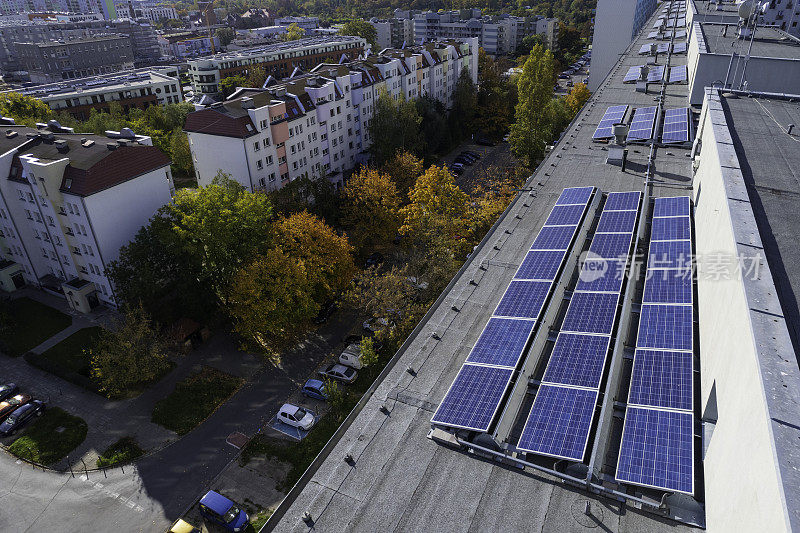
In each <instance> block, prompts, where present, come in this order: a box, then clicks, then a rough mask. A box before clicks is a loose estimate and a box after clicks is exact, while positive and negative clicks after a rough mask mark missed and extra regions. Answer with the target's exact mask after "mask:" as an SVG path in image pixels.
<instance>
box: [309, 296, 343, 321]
mask: <svg viewBox="0 0 800 533" xmlns="http://www.w3.org/2000/svg"><path fill="white" fill-rule="evenodd" d="M336 308H337V305H336V302H334V301H333V300H328V301H327V302H325V303H324V304H322V307H320V309H319V313H318V314H317V318H315V319H314V323H315V324H324V323H325V322H327V321H328V319H329V318H330V317H331V315H332V314H333V313H334V311H336Z"/></svg>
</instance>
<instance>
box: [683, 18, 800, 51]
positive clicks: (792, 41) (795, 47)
mask: <svg viewBox="0 0 800 533" xmlns="http://www.w3.org/2000/svg"><path fill="white" fill-rule="evenodd" d="M698 24H700V28H701V29H702V31H703V38H704V39H705V42H706V50H707V51H708V53H709V54H728V55H730V53H731V52H736V53H738V54H740V55H743V54H746V53H747V52H748V50H750V44H751V43H750V38H747V39H739V38H738V37H737V36H736V24H720V23H717V22H698ZM750 55H751V57H778V58H784V59H800V40H798V39H797V38H796V37H792V36H791V35H789V34H788V33H786V32H784V31H781V30H779V29H777V28H771V27H765V26H759V27H758V28H756V31H755V38H754V39H753V41H752V50H751V51H750Z"/></svg>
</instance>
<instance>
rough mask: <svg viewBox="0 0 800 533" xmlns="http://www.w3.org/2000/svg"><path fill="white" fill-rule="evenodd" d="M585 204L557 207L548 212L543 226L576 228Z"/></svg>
mask: <svg viewBox="0 0 800 533" xmlns="http://www.w3.org/2000/svg"><path fill="white" fill-rule="evenodd" d="M585 210H586V203H585V202H584V203H582V204H579V205H557V206H555V207H553V210H552V211H550V216H549V217H547V221H545V223H544V225H545V226H577V225H578V224H580V222H581V217H583V212H584V211H585Z"/></svg>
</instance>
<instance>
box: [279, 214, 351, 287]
mask: <svg viewBox="0 0 800 533" xmlns="http://www.w3.org/2000/svg"><path fill="white" fill-rule="evenodd" d="M273 233H274V242H275V247H277V248H279V249H280V250H281V251H282V252H283V253H284V254H285V255H286V256H287V257H289V258H291V259H292V260H294V261H297V262H299V263H302V264H303V265H304V267H305V269H306V273H307V276H308V280H309V283H310V285H311V297H312V298H313V299H314V301H315V302H318V303H323V302H325V301H327V300H330V299H331V298H333V297H334V296H335V295H336V294H338V293H339V292H341V291H342V290H343V289H344V288H345V287H347V285H348V284H349V283H350V280H351V279H352V277H353V273H354V272H355V264H354V263H353V258H352V256H351V255H350V254H351V252H352V247H351V246H350V244H349V243H348V242H347V238H346V237H343V236H339V235H337V234H336V232H334V231H333V229H332V228H331V227H330V226H327V225H326V224H325V223H324V222H322V221H321V220H320V219H319V218H317V217H315V216H314V215H312V214H310V213H308V212H306V211H303V212H301V213H295V214H293V215H289V216H288V217H281V218H279V219H278V220H277V221H276V222H275V224H274V226H273Z"/></svg>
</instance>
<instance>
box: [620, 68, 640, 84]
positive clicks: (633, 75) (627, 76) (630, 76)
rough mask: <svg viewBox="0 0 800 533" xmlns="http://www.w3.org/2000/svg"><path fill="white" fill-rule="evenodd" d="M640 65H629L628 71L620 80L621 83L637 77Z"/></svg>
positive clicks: (634, 79)
mask: <svg viewBox="0 0 800 533" xmlns="http://www.w3.org/2000/svg"><path fill="white" fill-rule="evenodd" d="M641 68H642V67H630V68H629V69H628V72H627V73H626V74H625V79H624V80H622V83H630V82H633V81H636V80H638V79H639V71H640V70H641Z"/></svg>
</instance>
